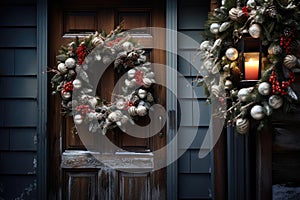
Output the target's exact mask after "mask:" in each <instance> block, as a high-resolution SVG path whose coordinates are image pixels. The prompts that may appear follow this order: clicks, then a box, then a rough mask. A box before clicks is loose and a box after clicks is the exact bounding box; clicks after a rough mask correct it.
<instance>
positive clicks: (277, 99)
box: [269, 95, 283, 109]
mask: <svg viewBox="0 0 300 200" xmlns="http://www.w3.org/2000/svg"><path fill="white" fill-rule="evenodd" d="M282 104H283V99H282V97H281V96H279V95H272V96H270V98H269V105H270V106H271V107H272V108H274V109H278V108H280V107H281V106H282Z"/></svg>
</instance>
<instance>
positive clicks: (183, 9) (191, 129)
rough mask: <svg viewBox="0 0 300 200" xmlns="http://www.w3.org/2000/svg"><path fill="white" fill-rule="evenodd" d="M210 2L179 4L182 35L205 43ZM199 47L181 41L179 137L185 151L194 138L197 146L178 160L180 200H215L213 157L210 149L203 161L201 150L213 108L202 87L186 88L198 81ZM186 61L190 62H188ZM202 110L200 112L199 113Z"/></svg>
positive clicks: (190, 1)
mask: <svg viewBox="0 0 300 200" xmlns="http://www.w3.org/2000/svg"><path fill="white" fill-rule="evenodd" d="M209 3H210V1H209V0H205V1H195V0H180V1H178V31H179V32H181V33H183V34H185V35H187V36H189V37H191V38H192V39H194V40H196V41H197V42H199V43H200V42H201V41H202V40H203V39H202V37H201V31H203V29H204V23H205V21H206V20H207V16H208V12H209ZM198 47H199V46H197V45H195V43H191V42H190V41H187V40H186V39H184V38H183V37H179V38H178V54H179V56H178V63H177V64H178V71H179V72H180V73H181V74H182V75H183V77H182V76H179V77H178V98H179V102H180V109H179V110H180V114H179V116H178V119H179V121H178V123H179V124H180V126H181V127H182V131H181V132H180V133H179V136H178V137H179V138H178V148H179V151H183V150H184V147H185V146H186V144H187V142H188V141H189V140H190V139H191V138H193V137H195V138H194V140H193V143H192V144H191V145H190V147H189V148H188V149H187V151H186V152H185V153H184V154H183V155H182V156H181V157H180V159H179V160H178V188H179V189H178V198H179V199H212V198H213V197H212V196H213V191H212V190H213V188H214V187H213V173H212V169H213V156H212V153H209V149H202V151H204V152H207V153H208V154H207V156H206V157H204V158H202V159H200V158H199V149H200V147H201V144H202V142H203V140H204V137H205V135H206V132H207V129H208V126H209V120H210V106H208V105H207V103H206V99H205V94H204V90H203V88H202V87H191V86H187V84H185V82H184V79H187V80H188V81H189V82H190V83H193V81H194V80H195V79H196V76H197V75H198V74H197V69H195V68H193V67H192V64H193V65H195V66H199V65H200V63H199V59H195V50H196V49H197V48H198ZM182 57H185V58H188V59H189V60H185V59H183V58H182ZM198 106H199V112H197V111H196V110H195V108H196V107H198Z"/></svg>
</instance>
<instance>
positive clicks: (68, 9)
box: [48, 0, 166, 200]
mask: <svg viewBox="0 0 300 200" xmlns="http://www.w3.org/2000/svg"><path fill="white" fill-rule="evenodd" d="M122 21H123V23H124V25H125V29H126V30H128V29H132V28H138V27H147V26H156V27H165V3H164V2H162V1H158V0H155V1H129V0H127V1H96V0H95V1H92V0H86V1H78V0H73V1H68V0H64V1H58V0H57V1H51V2H50V23H49V25H50V27H49V30H50V31H49V58H50V59H49V66H51V67H53V66H56V61H55V56H56V54H57V52H58V50H59V48H60V46H61V45H66V44H67V43H68V42H70V41H72V39H73V38H74V37H76V36H78V37H84V36H86V35H87V34H88V33H93V32H94V31H102V30H103V31H105V32H106V33H109V32H110V31H111V30H113V29H114V28H115V27H116V26H117V25H119V24H120V23H121V22H122ZM159 36H160V37H158V36H157V33H155V32H153V33H150V32H148V31H147V30H146V29H138V30H136V31H134V32H132V37H133V38H135V39H138V40H139V43H140V44H141V45H145V46H149V44H151V45H157V44H159V45H160V48H164V44H165V37H164V36H162V35H159ZM145 50H146V55H147V59H148V60H149V61H150V62H153V63H160V64H165V52H164V51H161V50H157V49H151V48H148V49H145ZM154 73H155V74H157V77H156V80H157V82H164V79H165V71H164V69H163V68H161V69H159V70H156V71H154ZM119 76H120V75H118V74H116V73H115V72H114V68H113V66H111V67H109V68H108V69H107V70H106V71H105V74H104V75H103V76H102V77H101V79H100V81H99V83H98V87H97V93H98V94H99V96H101V97H102V98H105V99H108V100H109V99H111V94H112V91H113V88H114V84H115V83H116V82H117V80H118V77H119ZM49 85H50V84H49ZM49 90H51V89H50V88H49ZM154 90H155V93H156V94H155V95H156V96H157V97H158V98H157V99H158V101H157V103H159V104H161V105H163V106H165V89H164V87H162V86H159V85H156V86H155V88H154ZM49 104H50V106H49V117H48V119H50V120H49V126H48V127H49V128H48V132H49V163H51V165H52V166H50V167H49V181H50V184H49V185H50V188H49V197H50V198H55V199H61V198H62V199H101V200H102V199H153V198H154V199H165V198H166V194H165V191H166V190H165V187H166V181H165V180H166V178H165V176H166V174H165V169H161V170H158V171H155V172H148V171H151V170H149V169H152V168H154V166H155V165H160V164H162V163H164V162H165V154H161V155H160V156H159V157H157V159H154V157H153V154H152V153H151V151H154V150H156V149H160V148H162V147H163V146H165V144H166V138H165V137H159V136H158V135H155V136H152V137H148V138H145V139H143V138H134V137H132V136H129V135H127V134H126V133H123V132H121V130H118V129H114V130H112V131H109V132H108V133H107V137H108V138H109V139H110V140H111V141H112V142H113V143H114V144H116V145H118V146H119V147H121V148H123V149H125V150H127V151H131V153H128V154H126V153H125V154H122V155H120V154H116V153H115V152H107V154H93V153H91V152H88V151H86V148H85V146H84V145H83V144H82V142H81V140H80V138H79V135H78V134H77V132H76V129H74V128H73V127H74V126H73V125H74V124H73V120H72V117H66V116H61V113H60V111H61V110H60V101H59V98H58V97H53V96H49ZM139 123H140V124H147V123H149V121H147V119H144V120H141V121H139ZM154 124H155V125H158V124H159V122H158V121H157V119H154ZM150 128H151V127H150ZM150 130H151V129H148V130H145V132H144V133H140V134H144V135H150V134H149V133H150ZM162 132H163V135H165V129H163V130H162ZM95 138H96V137H95ZM95 138H94V137H93V136H92V134H91V136H90V138H89V141H90V144H91V145H92V144H93V141H94V139H95ZM135 152H144V153H143V154H141V153H139V154H136V153H135ZM100 159H102V160H103V159H105V161H107V162H108V163H110V165H112V166H114V167H115V169H116V170H113V169H111V168H109V167H107V166H104V165H103V164H102V163H101V162H100V161H99V160H100ZM120 160H122V161H124V162H123V163H122V162H120ZM122 169H126V170H127V171H129V172H122ZM131 171H132V172H131ZM137 171H139V172H140V173H138V174H137V173H134V172H137ZM61 187H62V188H61ZM60 191H62V193H60ZM79 193H80V195H79Z"/></svg>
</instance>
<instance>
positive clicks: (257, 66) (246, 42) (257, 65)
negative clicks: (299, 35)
mask: <svg viewBox="0 0 300 200" xmlns="http://www.w3.org/2000/svg"><path fill="white" fill-rule="evenodd" d="M240 49H241V53H242V58H241V60H240V64H239V66H240V69H241V72H242V73H243V77H242V79H243V80H242V82H247V83H253V84H255V83H256V82H257V81H258V80H259V79H260V78H261V74H262V70H263V69H264V60H265V58H264V57H263V55H264V53H263V50H262V45H261V41H260V39H259V38H258V39H255V38H252V37H243V38H242V39H241V41H240Z"/></svg>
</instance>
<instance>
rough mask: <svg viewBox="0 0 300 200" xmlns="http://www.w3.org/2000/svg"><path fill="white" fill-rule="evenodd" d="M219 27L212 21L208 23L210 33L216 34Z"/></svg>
mask: <svg viewBox="0 0 300 200" xmlns="http://www.w3.org/2000/svg"><path fill="white" fill-rule="evenodd" d="M219 28H220V25H219V24H218V23H212V24H211V25H210V32H211V33H212V34H217V33H219Z"/></svg>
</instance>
